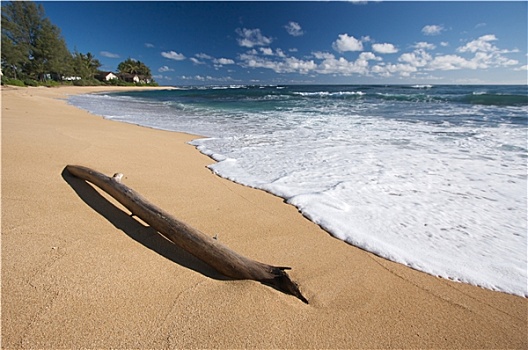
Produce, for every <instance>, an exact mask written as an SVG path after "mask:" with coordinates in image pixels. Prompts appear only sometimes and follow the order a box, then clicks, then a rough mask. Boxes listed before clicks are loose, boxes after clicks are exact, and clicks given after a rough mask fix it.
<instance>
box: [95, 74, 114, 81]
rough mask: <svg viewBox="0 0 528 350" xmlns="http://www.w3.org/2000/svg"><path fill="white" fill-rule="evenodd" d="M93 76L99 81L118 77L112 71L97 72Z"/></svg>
mask: <svg viewBox="0 0 528 350" xmlns="http://www.w3.org/2000/svg"><path fill="white" fill-rule="evenodd" d="M95 78H97V79H98V80H101V81H110V80H113V79H118V77H117V75H115V74H114V73H112V72H99V73H98V74H97V75H96V76H95Z"/></svg>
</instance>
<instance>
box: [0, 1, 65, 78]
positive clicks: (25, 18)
mask: <svg viewBox="0 0 528 350" xmlns="http://www.w3.org/2000/svg"><path fill="white" fill-rule="evenodd" d="M1 60H2V61H1V64H2V70H3V72H4V74H6V75H7V76H8V77H13V78H31V79H39V80H43V79H45V78H46V77H47V75H48V74H50V75H52V76H53V77H55V78H60V77H61V75H63V74H71V72H72V67H71V63H72V57H71V54H70V52H69V51H68V48H67V46H66V42H65V41H64V39H63V38H62V36H61V34H60V29H59V28H58V27H57V26H55V25H53V24H52V23H51V22H50V20H49V19H48V18H46V17H45V14H44V8H43V7H42V5H36V4H35V3H33V2H29V1H12V2H8V3H5V4H3V5H2V55H1Z"/></svg>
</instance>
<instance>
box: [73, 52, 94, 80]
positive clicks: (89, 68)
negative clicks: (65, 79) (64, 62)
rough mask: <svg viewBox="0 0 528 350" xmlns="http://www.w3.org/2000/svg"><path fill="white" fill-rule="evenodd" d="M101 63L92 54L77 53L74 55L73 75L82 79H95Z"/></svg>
mask: <svg viewBox="0 0 528 350" xmlns="http://www.w3.org/2000/svg"><path fill="white" fill-rule="evenodd" d="M99 67H101V62H99V60H98V59H96V58H95V57H94V56H93V55H92V54H91V53H90V52H88V53H87V54H86V55H85V54H82V53H79V52H77V51H75V52H74V54H73V73H74V74H75V75H76V76H79V77H81V79H94V77H95V75H96V74H97V72H98V70H99Z"/></svg>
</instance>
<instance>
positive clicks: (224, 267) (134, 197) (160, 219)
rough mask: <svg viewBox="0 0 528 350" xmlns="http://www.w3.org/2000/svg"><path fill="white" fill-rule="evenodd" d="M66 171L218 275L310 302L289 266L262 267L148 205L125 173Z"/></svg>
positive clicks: (74, 168)
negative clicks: (125, 181)
mask: <svg viewBox="0 0 528 350" xmlns="http://www.w3.org/2000/svg"><path fill="white" fill-rule="evenodd" d="M66 170H67V171H68V172H69V173H70V174H72V175H74V176H76V177H78V178H80V179H83V180H85V181H89V182H91V183H92V184H94V185H96V186H98V187H99V188H101V189H102V190H103V191H105V192H107V193H108V194H109V195H111V196H112V197H114V198H115V199H116V200H117V201H118V202H119V203H121V204H122V205H124V206H125V207H126V208H127V209H128V210H130V212H131V213H132V214H133V215H135V216H137V217H139V218H140V219H142V220H143V221H144V222H146V223H147V224H149V225H150V226H151V227H153V228H154V229H155V230H156V231H158V232H159V233H161V234H162V235H163V236H165V237H167V238H168V239H169V240H171V241H172V242H173V243H174V244H176V245H177V246H178V247H180V248H182V249H184V250H186V251H187V252H189V253H191V254H192V255H194V256H195V257H196V258H198V259H200V260H202V261H203V262H205V263H206V264H208V265H209V266H211V267H212V268H214V269H215V270H216V271H218V272H219V273H221V274H223V275H225V276H227V277H230V278H232V279H236V280H244V279H248V280H255V281H259V282H262V283H265V284H268V285H270V286H272V287H274V288H276V289H278V290H280V291H282V292H284V293H286V294H291V295H293V296H296V297H297V298H299V299H300V300H302V301H303V302H305V303H308V301H307V300H306V299H305V298H304V297H303V295H302V294H301V292H300V290H299V288H298V286H297V284H296V283H295V282H293V281H291V280H290V277H289V276H288V274H287V273H286V272H285V271H284V270H288V269H290V268H289V267H277V266H271V265H267V264H263V263H261V262H258V261H255V260H251V259H248V258H246V257H244V256H242V255H240V254H238V253H236V252H234V251H232V250H230V249H229V248H227V247H226V246H224V245H223V244H221V243H220V242H218V240H216V239H213V238H212V237H209V236H207V235H206V234H204V233H202V232H200V231H199V230H197V229H195V228H192V227H191V226H189V225H187V224H186V223H184V222H182V221H179V220H177V219H175V218H174V217H172V216H171V215H170V214H168V213H167V212H165V211H163V210H162V209H160V208H158V207H156V206H155V205H153V204H151V203H149V202H148V201H147V200H146V199H145V198H143V197H142V196H141V195H139V194H138V193H137V192H135V191H134V190H133V189H131V188H130V187H127V186H126V185H124V184H123V183H121V178H122V177H123V175H122V174H120V173H118V174H115V175H114V176H113V177H109V176H106V175H104V174H102V173H100V172H97V171H95V170H92V169H90V168H86V167H83V166H77V165H68V166H66Z"/></svg>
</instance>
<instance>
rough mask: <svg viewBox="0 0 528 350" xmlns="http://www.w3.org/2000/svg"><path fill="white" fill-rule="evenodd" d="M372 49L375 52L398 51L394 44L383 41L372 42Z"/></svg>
mask: <svg viewBox="0 0 528 350" xmlns="http://www.w3.org/2000/svg"><path fill="white" fill-rule="evenodd" d="M372 50H374V51H375V52H377V53H384V54H388V53H396V52H398V49H397V48H396V47H395V46H394V45H392V44H387V43H385V44H373V45H372Z"/></svg>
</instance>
